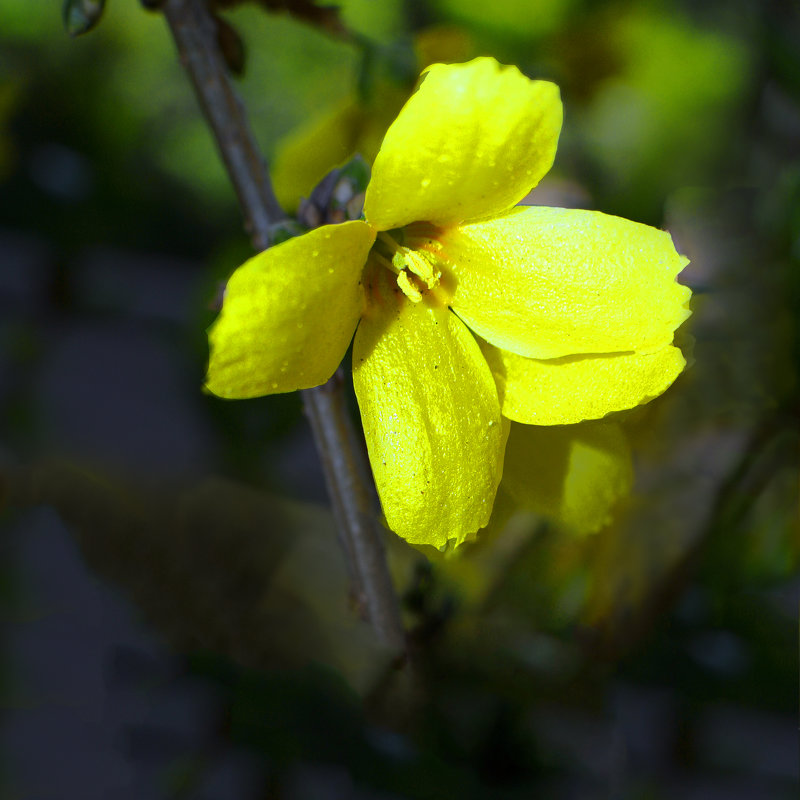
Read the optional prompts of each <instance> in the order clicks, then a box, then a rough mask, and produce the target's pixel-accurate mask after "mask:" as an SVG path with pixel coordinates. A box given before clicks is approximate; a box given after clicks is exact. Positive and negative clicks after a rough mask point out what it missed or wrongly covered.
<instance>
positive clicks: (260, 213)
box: [163, 0, 404, 652]
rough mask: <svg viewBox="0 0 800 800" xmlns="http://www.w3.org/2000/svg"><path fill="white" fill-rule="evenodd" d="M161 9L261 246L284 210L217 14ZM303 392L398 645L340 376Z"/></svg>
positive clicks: (339, 515)
mask: <svg viewBox="0 0 800 800" xmlns="http://www.w3.org/2000/svg"><path fill="white" fill-rule="evenodd" d="M163 10H164V15H165V17H166V19H167V22H168V24H169V27H170V30H171V31H172V35H173V38H174V40H175V44H176V46H177V49H178V53H179V55H180V59H181V62H182V63H183V66H184V68H185V69H186V71H187V73H188V74H189V77H190V78H191V81H192V84H193V85H194V89H195V92H196V94H197V97H198V100H199V102H200V105H201V107H202V110H203V113H204V115H205V117H206V119H207V121H208V123H209V126H210V127H211V129H212V131H213V133H214V137H215V139H216V143H217V147H218V149H219V151H220V154H221V156H222V159H223V161H224V163H225V166H226V168H227V170H228V174H229V176H230V178H231V181H232V183H233V185H234V187H235V189H236V193H237V195H238V197H239V203H240V205H241V207H242V210H243V212H244V217H245V224H246V227H247V230H248V232H249V233H250V235H251V237H252V240H253V244H254V246H255V247H256V248H257V249H258V250H263V249H264V248H265V247H267V246H269V243H270V238H271V236H270V233H271V227H272V226H273V225H274V224H276V223H278V222H280V221H281V220H283V219H285V218H286V215H285V214H284V212H283V210H282V209H281V207H280V205H279V204H278V202H277V200H276V199H275V194H274V192H273V190H272V185H271V183H270V180H269V175H268V173H267V169H266V164H265V162H264V159H263V158H262V156H261V154H260V152H259V150H258V146H257V144H256V142H255V139H254V137H253V134H252V132H251V130H250V126H249V124H248V122H247V118H246V114H245V110H244V107H243V105H242V102H241V100H240V99H239V97H238V95H237V93H236V91H235V90H234V88H233V86H232V85H231V81H230V79H229V77H228V73H227V70H226V68H225V65H224V62H223V60H222V56H221V54H220V52H219V49H218V47H217V43H216V34H215V27H214V21H213V19H212V18H211V16H210V15H209V13H208V11H207V9H206V6H205V4H204V2H202V0H167V2H166V3H165V4H164V7H163ZM302 395H303V403H304V407H305V411H306V414H307V415H308V418H309V420H310V422H311V427H312V430H313V432H314V436H315V439H316V444H317V448H318V450H319V452H320V456H321V460H322V465H323V469H324V472H325V480H326V483H327V487H328V492H329V494H330V496H331V502H332V505H333V510H334V515H335V517H336V522H337V527H338V529H339V531H340V535H341V541H342V546H343V550H344V553H345V557H346V558H347V561H348V567H349V570H350V574H351V578H352V581H353V588H354V592H355V594H356V597H357V598H358V603H359V606H360V607H361V608H362V610H363V611H364V613H365V614H366V616H367V617H368V619H369V620H370V622H371V623H372V625H373V627H374V628H375V631H376V633H377V634H378V637H379V638H380V639H381V640H382V641H383V642H384V643H385V644H386V645H388V646H389V647H391V648H392V649H395V650H397V651H398V652H399V651H401V650H403V649H404V633H403V628H402V623H401V619H400V609H399V605H398V602H397V596H396V594H395V592H394V588H393V586H392V582H391V576H390V574H389V569H388V566H387V563H386V554H385V550H384V546H383V540H382V531H381V530H380V529H379V525H378V521H377V519H378V517H377V498H376V496H375V491H374V486H373V485H372V483H371V479H370V477H369V471H368V469H367V467H366V462H365V458H364V454H363V448H362V444H361V441H360V439H359V437H358V435H357V433H356V430H355V427H354V425H353V423H352V421H351V419H350V416H349V414H348V412H347V408H346V404H345V402H344V398H343V396H342V382H341V378H340V377H338V376H336V375H335V376H334V377H333V378H332V379H331V380H330V381H329V382H328V383H327V384H326V385H325V386H321V387H318V388H316V389H308V390H306V391H304V392H302Z"/></svg>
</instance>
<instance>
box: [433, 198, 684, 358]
mask: <svg viewBox="0 0 800 800" xmlns="http://www.w3.org/2000/svg"><path fill="white" fill-rule="evenodd" d="M429 247H430V248H431V249H435V250H437V251H438V257H440V258H442V259H443V260H445V261H446V262H447V263H449V264H450V265H451V267H452V270H453V273H454V281H455V286H454V289H453V296H452V299H451V303H450V305H451V308H452V309H453V310H454V311H455V312H456V313H457V314H458V315H459V316H460V317H461V319H463V320H464V322H466V323H467V325H469V327H470V328H472V329H473V330H474V331H475V332H476V333H478V334H479V335H480V336H482V337H483V338H484V339H486V340H487V341H489V342H491V343H492V344H494V345H496V346H497V347H502V348H503V349H504V350H510V351H512V352H514V353H518V354H519V355H522V356H528V357H529V358H558V357H559V356H566V355H578V354H581V353H614V352H624V351H635V352H639V353H647V352H654V351H656V350H660V349H662V348H663V347H665V346H666V345H668V344H669V343H670V342H671V341H672V335H673V332H674V330H675V328H677V327H678V325H680V324H681V323H682V322H683V321H684V320H685V319H686V318H687V317H688V316H689V314H690V312H689V311H688V309H687V304H688V300H689V297H690V295H691V292H690V291H689V289H688V288H687V287H685V286H681V285H680V284H678V283H677V282H676V281H675V276H676V275H677V274H678V272H680V270H681V269H682V268H683V267H684V266H685V265H686V264H687V263H688V259H686V258H683V257H682V256H679V255H678V253H677V252H676V251H675V247H674V246H673V244H672V239H671V237H670V235H669V234H668V233H666V232H665V231H661V230H658V229H657V228H651V227H649V226H647V225H640V224H639V223H637V222H631V221H630V220H626V219H621V218H619V217H612V216H609V215H607V214H601V213H599V212H597V211H580V210H577V209H563V208H545V207H531V208H518V209H514V210H512V211H510V212H508V213H507V214H504V215H502V216H500V217H496V218H495V219H491V220H486V221H484V222H476V223H473V224H471V225H462V226H460V227H457V228H451V229H449V230H443V231H439V232H438V233H437V235H436V240H435V241H432V242H429Z"/></svg>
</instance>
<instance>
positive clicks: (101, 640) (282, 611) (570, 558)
mask: <svg viewBox="0 0 800 800" xmlns="http://www.w3.org/2000/svg"><path fill="white" fill-rule="evenodd" d="M290 5H291V4H290ZM302 5H303V4H300V3H296V4H295V10H302ZM306 11H308V9H306ZM220 13H223V14H224V19H225V20H226V21H227V24H228V25H230V26H231V28H232V29H233V30H234V31H236V32H238V34H239V36H240V37H241V43H242V46H243V51H244V74H243V77H242V78H241V80H240V83H239V87H240V89H241V92H242V94H243V96H244V97H245V101H246V104H247V107H248V110H249V113H250V116H251V119H252V123H253V127H254V130H255V131H256V134H257V136H258V138H259V140H260V142H261V144H262V146H263V147H264V150H265V152H266V153H267V155H268V156H269V157H270V158H273V159H274V161H275V165H276V188H277V190H278V192H279V194H280V196H281V197H282V199H284V200H285V201H286V202H293V200H294V201H296V198H297V197H298V196H299V195H300V194H301V193H307V192H308V190H309V188H310V186H309V185H308V180H309V179H308V178H307V177H306V183H305V184H302V181H301V183H299V184H298V183H296V182H293V180H294V178H293V177H292V176H295V175H296V174H297V171H298V169H299V167H298V166H297V163H296V162H293V161H292V155H291V154H292V152H294V151H293V149H292V148H294V149H295V151H299V152H300V153H301V154H304V155H305V154H307V153H309V152H312V151H313V152H315V153H316V152H317V151H320V152H322V154H323V155H324V151H325V148H324V147H321V146H318V145H317V144H315V145H314V147H310V146H309V145H308V142H309V141H311V142H316V143H319V142H327V143H331V142H333V143H334V144H335V143H340V144H341V143H342V142H345V141H347V142H349V143H350V144H351V145H352V147H353V148H357V149H359V150H361V151H363V152H364V155H365V156H366V157H367V158H371V157H372V156H374V152H375V147H376V146H377V144H378V143H379V142H380V132H381V131H382V130H383V129H385V126H386V125H387V124H388V122H389V121H391V119H392V118H393V116H394V114H395V113H396V111H397V108H398V107H399V103H400V102H402V97H403V96H404V95H405V94H407V92H408V91H410V88H411V86H412V85H413V80H414V76H415V75H416V74H417V72H418V70H419V67H420V58H421V57H420V55H419V47H420V42H424V41H428V42H430V41H433V42H434V45H435V47H436V48H438V50H437V52H439V53H452V60H465V59H467V58H470V57H472V56H473V55H477V54H492V55H495V56H496V57H497V58H498V59H500V60H501V61H504V62H506V63H516V64H518V65H519V66H520V68H521V69H523V71H525V72H526V73H527V74H529V75H531V76H533V77H544V78H548V79H551V80H555V81H556V82H558V83H559V85H560V86H561V88H562V94H563V98H564V104H565V127H564V132H563V134H562V138H561V144H560V147H559V154H558V157H557V161H556V165H555V167H554V170H553V172H552V173H551V174H550V175H549V176H548V177H547V178H546V179H545V181H544V183H543V184H542V186H541V187H540V189H539V190H537V192H538V195H537V196H536V197H538V202H553V203H560V204H564V205H571V204H575V205H578V206H581V207H591V208H597V209H600V210H602V211H605V212H608V213H618V214H622V215H624V216H628V217H630V218H632V219H636V220H639V221H642V222H646V223H649V224H653V225H657V226H662V227H667V228H668V229H669V230H670V231H671V232H672V234H673V237H674V238H675V240H676V243H677V244H678V247H679V249H680V250H681V252H685V253H687V254H688V255H689V256H690V257H691V259H692V263H691V265H690V266H689V267H688V268H687V269H686V271H685V272H684V274H683V277H682V280H683V281H684V282H686V283H688V284H689V285H690V286H692V288H693V290H694V292H695V297H694V301H693V310H694V315H693V317H692V318H691V320H690V321H689V323H687V325H686V326H684V328H683V329H682V331H681V333H680V337H681V339H680V341H681V344H682V345H683V346H684V349H685V350H686V351H687V352H689V353H691V359H690V361H691V364H690V367H689V369H687V371H686V373H685V374H684V375H683V376H681V378H680V379H679V380H678V381H677V382H676V384H675V385H674V387H673V388H672V389H671V390H670V391H669V392H668V393H667V394H666V395H665V396H664V397H663V398H660V399H659V400H657V401H654V402H653V403H651V404H650V405H649V406H647V407H646V408H645V409H639V410H636V411H634V412H632V413H631V414H628V415H620V418H619V419H618V420H616V421H617V422H619V424H621V425H622V426H623V428H624V430H625V433H626V436H627V437H628V439H629V441H630V443H631V447H632V450H633V455H634V464H635V468H636V483H635V490H634V494H633V496H632V497H631V498H630V499H628V500H624V501H622V502H621V503H620V504H619V507H618V508H617V509H616V510H615V512H614V515H613V518H612V519H611V520H610V521H609V523H608V524H607V525H605V526H604V528H603V529H602V530H601V531H600V532H598V533H597V534H594V535H591V536H588V537H582V538H576V537H575V536H572V535H570V534H569V533H568V532H566V531H564V530H562V529H561V528H560V527H559V525H558V521H557V520H556V521H553V520H549V521H548V520H546V519H542V518H539V517H533V516H531V515H530V514H523V515H519V514H517V515H515V516H513V517H512V518H511V522H510V523H509V525H508V526H507V529H506V530H504V531H500V532H499V534H498V536H497V538H496V539H495V540H494V542H493V544H492V546H491V547H485V548H474V549H472V550H468V551H467V552H466V553H465V555H464V557H463V558H462V559H460V560H455V561H435V562H431V563H429V562H428V561H427V560H425V559H424V558H422V557H420V556H419V555H418V554H416V553H415V552H414V551H413V550H411V549H410V548H407V547H405V546H403V545H402V544H401V543H400V542H398V541H397V540H396V538H395V537H394V536H393V535H392V534H390V533H388V532H387V534H386V536H387V544H388V545H389V549H390V554H391V563H392V568H393V573H394V575H395V580H396V583H397V585H398V587H399V590H400V592H401V594H402V597H403V603H404V613H405V615H406V622H407V624H408V626H409V628H410V629H412V630H413V632H414V635H413V641H414V648H415V653H416V660H415V665H414V667H413V668H407V669H406V670H403V671H400V672H397V671H395V670H393V668H392V666H391V664H390V662H389V659H388V656H387V654H386V653H384V652H382V651H381V649H380V648H379V647H378V646H377V645H376V644H375V643H374V641H373V638H372V636H371V632H370V631H369V629H368V628H367V627H366V626H364V625H363V624H361V623H359V622H357V620H356V619H355V616H354V613H353V609H352V608H351V607H350V604H349V601H348V597H347V581H346V575H345V572H344V566H343V564H342V562H341V556H340V554H339V551H338V549H337V544H336V539H335V533H334V530H333V524H332V521H331V518H330V515H329V512H328V511H327V509H326V507H325V503H326V496H325V489H324V484H323V479H322V475H321V472H320V469H319V466H318V463H317V460H316V454H315V451H314V446H313V442H312V440H311V436H310V432H309V430H308V426H307V424H306V421H305V419H304V418H303V416H302V412H301V408H300V402H299V398H298V397H296V396H292V395H288V396H279V397H272V398H265V399H260V400H252V401H243V402H238V403H231V402H223V401H221V400H218V399H216V398H213V397H209V396H207V395H205V394H203V393H202V392H201V390H200V387H201V385H202V379H203V373H204V369H205V360H206V357H207V351H206V344H205V328H206V327H207V326H208V324H209V323H210V322H211V320H212V319H213V311H212V310H211V308H212V306H213V302H214V298H215V296H216V294H217V292H218V287H219V283H220V281H221V280H223V279H224V278H225V276H226V275H228V274H229V273H230V272H231V270H232V269H233V268H234V267H235V266H237V265H238V264H239V263H240V262H241V261H242V260H243V259H244V258H246V257H247V256H248V255H249V254H250V252H251V251H250V247H249V244H248V241H247V237H246V236H245V234H244V232H243V231H242V225H241V218H240V214H239V211H238V209H237V207H236V204H235V198H234V196H233V193H232V191H231V190H230V188H229V187H228V184H227V182H226V179H225V175H224V172H223V170H222V168H221V167H220V165H219V162H218V159H217V157H216V154H215V151H214V148H213V144H212V142H211V138H210V136H209V134H208V133H207V131H206V130H205V128H204V125H203V122H202V119H201V118H200V115H199V113H198V110H197V107H196V103H195V100H194V97H193V95H192V93H191V90H190V87H189V84H188V82H187V80H186V78H185V76H184V75H183V74H182V72H181V70H180V66H179V64H178V63H177V59H176V57H175V52H174V48H173V46H172V44H171V41H170V39H169V36H168V31H167V28H166V26H165V23H164V21H163V19H161V17H160V16H159V15H158V14H155V13H152V12H147V11H145V10H143V9H142V8H141V7H140V6H139V5H138V4H137V3H135V2H133V0H108V5H107V9H106V12H105V14H104V15H103V18H102V20H101V22H100V24H99V26H98V27H97V28H96V30H94V31H92V32H90V33H88V34H87V35H85V36H83V37H80V38H77V39H73V38H70V37H69V36H68V35H67V34H66V33H65V31H64V27H63V24H62V20H61V8H60V3H59V2H57V1H56V0H42V1H41V2H37V3H31V2H30V0H3V3H2V6H0V420H1V422H0V424H1V425H2V428H1V429H0V431H1V433H0V464H1V465H2V483H1V484H0V491H1V492H2V495H1V497H2V499H1V501H0V502H2V511H0V514H2V516H0V522H1V524H2V528H1V529H0V534H1V535H2V539H0V541H1V542H2V545H1V546H2V559H1V560H0V595H1V597H2V610H3V616H2V639H3V644H4V645H5V647H4V649H3V655H2V660H1V661H0V697H2V704H3V710H4V714H3V720H2V723H0V737H2V761H1V762H0V796H2V797H8V798H36V799H37V800H38V799H39V798H73V797H75V798H78V797H80V798H86V800H90V799H91V798H95V797H96V798H136V799H137V800H145V799H146V798H236V799H237V800H238V799H239V798H242V799H243V800H246V799H248V798H262V797H271V798H272V797H275V798H277V797H280V798H297V799H298V800H300V799H301V798H302V799H305V798H314V799H315V800H316V798H319V799H320V800H328V798H331V799H333V798H337V799H339V798H404V797H408V798H429V797H431V798H433V797H436V798H440V797H463V798H482V797H507V798H528V797H534V796H535V797H553V798H595V797H597V798H606V797H620V798H673V797H675V798H689V799H690V800H692V799H693V798H703V799H704V800H705V799H706V798H712V800H713V798H720V800H722V799H723V798H724V799H725V800H737V798H742V799H743V800H744V798H747V800H751V799H752V798H789V797H796V792H797V782H798V759H797V752H798V747H797V745H798V741H797V705H798V697H797V687H798V670H797V652H798V648H797V614H798V600H799V599H800V579H799V578H798V561H799V559H800V534H799V532H798V525H797V485H798V465H797V444H798V443H797V410H798V396H797V380H796V364H797V351H798V348H797V327H796V321H795V320H796V314H797V310H798V278H797V275H798V268H799V267H800V11H798V9H797V6H796V4H795V3H792V2H777V1H776V2H755V0H753V2H746V0H740V1H739V2H733V3H732V2H722V0H720V2H707V3H702V4H699V3H691V2H689V0H686V2H678V0H673V1H672V2H667V0H664V1H663V2H645V1H644V0H642V2H589V0H541V2H538V3H533V2H531V3H522V2H513V0H492V2H490V3H487V2H483V1H481V2H478V1H477V0H458V1H457V0H438V2H430V3H423V2H406V3H403V2H400V0H393V2H383V1H382V2H380V3H379V2H377V0H375V1H374V2H373V1H372V0H358V2H348V3H345V4H344V7H343V10H342V14H341V17H340V22H336V20H335V18H334V17H333V16H332V15H330V14H314V13H313V11H312V12H311V14H310V16H311V17H312V19H310V20H309V19H305V20H302V19H298V18H297V17H294V18H293V17H291V16H290V15H289V14H287V13H285V12H280V13H278V12H274V11H270V10H267V9H266V8H265V7H264V5H255V4H246V5H241V6H239V7H236V8H234V9H230V10H226V11H224V12H220ZM306 16H309V14H308V13H307V14H306ZM443 25H444V26H447V27H446V29H444V30H443V29H442V28H441V27H435V26H443ZM229 40H230V41H235V39H230V37H229ZM415 43H416V44H417V48H418V49H417V51H415V50H414V45H415ZM230 47H232V46H230ZM236 49H237V48H235V47H233V48H232V53H233V55H236ZM437 57H439V58H442V59H444V60H448V58H447V56H446V55H439V56H437ZM343 109H345V111H343ZM353 109H357V110H358V113H357V114H356V113H355V112H354V111H353ZM345 118H346V119H347V120H351V119H354V118H357V119H358V123H357V124H355V123H352V122H348V123H347V125H350V126H351V127H349V128H348V129H347V131H346V132H345V131H344V130H343V126H344V124H345V123H344V122H342V120H343V119H345ZM343 146H344V145H341V146H339V144H337V145H336V147H339V150H342V148H343ZM336 147H333V148H332V149H333V150H334V151H336ZM347 155H349V153H347V152H344V151H342V152H340V153H339V158H344V157H346V156H347ZM301 160H302V159H301ZM311 160H312V161H313V159H311ZM334 163H335V162H332V163H330V164H327V165H326V166H334ZM315 168H316V166H315ZM309 169H310V167H309ZM279 170H282V172H280V171H279ZM311 171H313V170H311ZM315 177H321V175H316V176H315ZM536 197H535V198H534V199H536ZM501 510H503V509H501Z"/></svg>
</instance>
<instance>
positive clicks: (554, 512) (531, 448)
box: [502, 422, 633, 535]
mask: <svg viewBox="0 0 800 800" xmlns="http://www.w3.org/2000/svg"><path fill="white" fill-rule="evenodd" d="M632 485H633V463H632V459H631V449H630V445H629V444H628V440H627V438H626V437H625V434H624V433H623V432H622V429H621V428H620V427H619V425H615V424H613V423H608V422H584V423H582V424H580V425H563V426H562V425H556V426H551V427H539V426H535V425H514V424H512V425H511V433H510V434H509V437H508V447H507V448H506V459H505V469H504V472H503V483H502V486H503V489H504V490H506V491H507V492H508V493H509V494H510V495H511V496H512V497H513V498H514V499H515V500H516V501H517V502H518V503H519V504H520V505H521V506H522V507H523V508H526V509H528V510H530V511H535V512H537V513H538V514H543V515H545V516H548V517H552V518H553V519H554V520H555V521H556V522H558V523H559V524H560V525H561V526H563V527H564V528H566V529H567V530H568V531H569V532H571V533H573V534H577V535H583V534H588V533H595V532H596V531H598V530H600V528H602V527H603V526H604V525H606V524H607V523H608V522H609V521H610V519H611V513H612V511H613V509H614V507H615V506H616V504H617V503H618V502H619V501H620V500H621V499H622V498H624V497H626V496H627V495H628V494H629V493H630V490H631V487H632Z"/></svg>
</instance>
